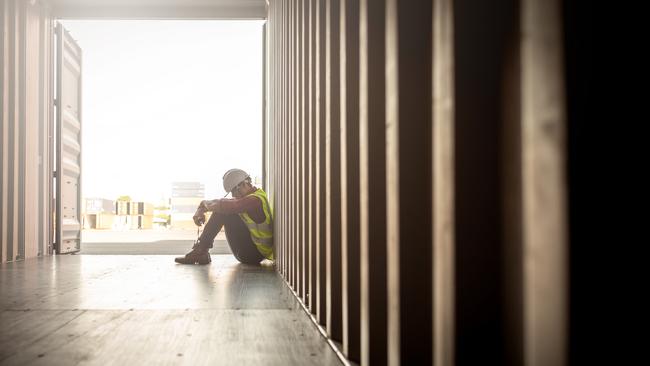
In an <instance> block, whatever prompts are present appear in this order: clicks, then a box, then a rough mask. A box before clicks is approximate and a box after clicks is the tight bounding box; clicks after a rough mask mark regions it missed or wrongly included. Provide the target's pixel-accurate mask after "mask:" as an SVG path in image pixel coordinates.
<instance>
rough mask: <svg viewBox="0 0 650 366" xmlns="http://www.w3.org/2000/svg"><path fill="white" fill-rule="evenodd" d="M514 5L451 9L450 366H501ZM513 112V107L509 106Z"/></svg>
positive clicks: (467, 5)
mask: <svg viewBox="0 0 650 366" xmlns="http://www.w3.org/2000/svg"><path fill="white" fill-rule="evenodd" d="M516 18H517V6H516V2H515V1H514V0H513V1H510V0H501V1H497V2H492V3H490V4H485V3H475V2H471V1H456V2H455V3H454V32H453V33H454V69H455V72H454V75H455V80H454V91H455V96H454V104H455V109H454V115H455V121H454V132H453V133H454V136H455V141H454V144H455V145H454V157H455V161H454V174H455V176H454V181H455V195H454V197H455V202H454V204H455V207H454V210H455V214H454V231H455V243H456V247H455V250H456V255H455V264H454V265H455V268H456V269H455V272H456V273H455V278H456V282H455V288H456V298H455V310H454V312H455V314H454V315H455V317H454V321H455V324H456V338H455V340H454V342H455V344H456V353H455V356H454V358H455V362H456V364H458V365H473V364H476V363H490V364H504V363H505V361H506V358H505V353H506V352H507V349H508V348H507V344H506V341H505V339H504V333H505V332H504V309H506V302H505V301H506V299H505V298H504V296H503V294H504V292H505V289H504V282H503V281H504V279H505V278H506V277H505V275H504V245H503V231H502V222H503V221H502V220H503V217H504V216H503V215H504V206H503V205H504V199H503V186H502V183H503V182H502V179H503V177H502V172H503V171H504V167H503V164H502V153H503V151H502V147H501V146H500V141H501V139H502V137H503V128H504V125H503V118H504V111H503V108H504V106H507V105H510V104H511V103H516V101H513V100H506V99H504V89H505V88H504V80H505V79H506V78H505V75H504V72H505V71H506V70H508V69H509V68H511V67H513V66H515V65H516V63H513V62H511V61H512V60H510V59H509V58H510V57H516V54H517V53H516V51H515V49H513V47H516V44H517V41H516V37H515V36H516V35H517V34H518V31H517V22H516ZM514 108H516V106H515V107H514Z"/></svg>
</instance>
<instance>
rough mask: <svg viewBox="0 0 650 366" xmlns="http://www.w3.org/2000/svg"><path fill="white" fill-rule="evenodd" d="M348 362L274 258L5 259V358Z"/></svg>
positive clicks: (1, 280)
mask: <svg viewBox="0 0 650 366" xmlns="http://www.w3.org/2000/svg"><path fill="white" fill-rule="evenodd" d="M24 364H43V365H75V364H83V365H120V366H124V365H136V364H137V365H158V364H164V365H176V364H188V365H340V364H341V363H340V361H339V359H338V358H337V357H336V355H335V353H334V352H333V351H332V349H331V348H330V347H329V346H328V345H327V343H326V341H325V339H324V338H323V337H322V336H321V335H320V333H319V332H318V330H317V329H316V327H315V326H314V325H313V324H312V323H311V321H310V320H309V319H308V317H307V315H306V314H305V313H304V311H303V310H302V309H301V308H300V306H299V304H298V303H297V302H296V300H295V298H294V297H293V295H292V294H291V292H290V291H289V289H288V288H287V287H286V286H285V285H284V283H283V282H282V279H281V278H280V276H279V275H278V274H277V273H276V272H275V270H274V268H273V266H272V265H271V264H270V263H266V262H265V263H264V264H263V265H262V266H248V265H243V264H239V263H238V262H237V261H236V260H235V259H234V258H233V257H232V256H230V255H215V256H212V264H211V265H207V266H198V265H195V266H184V265H177V264H175V263H174V261H173V256H166V255H151V256H147V255H133V256H124V255H118V256H109V255H102V256H97V255H92V256H91V255H66V256H55V257H45V258H39V259H32V260H27V261H24V262H18V263H9V264H3V265H1V266H0V365H24Z"/></svg>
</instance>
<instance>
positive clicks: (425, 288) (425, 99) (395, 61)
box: [386, 0, 433, 365]
mask: <svg viewBox="0 0 650 366" xmlns="http://www.w3.org/2000/svg"><path fill="white" fill-rule="evenodd" d="M432 14H433V9H432V2H431V1H412V2H408V3H407V2H399V1H397V0H389V1H388V2H387V19H386V28H387V31H386V76H387V79H386V98H387V100H386V102H387V103H386V105H387V110H386V148H387V172H386V173H387V179H388V182H387V196H388V202H387V212H388V234H387V235H388V292H389V295H388V298H389V310H388V361H389V363H394V364H398V363H402V364H405V365H410V364H415V363H418V364H430V363H431V361H432V352H431V342H432V334H431V324H432V312H431V302H432V296H431V290H432V285H431V281H432V276H431V275H432V270H431V268H432V267H431V247H432V246H431V244H432V241H431V230H430V227H431V217H432V216H431V202H432V194H431V146H432V145H431V122H432V121H431V114H432V109H431V100H432V91H431V90H432V83H431V80H432V62H431V60H432V45H433V42H432V31H433V27H432V23H431V20H432ZM422 324H426V325H427V326H422Z"/></svg>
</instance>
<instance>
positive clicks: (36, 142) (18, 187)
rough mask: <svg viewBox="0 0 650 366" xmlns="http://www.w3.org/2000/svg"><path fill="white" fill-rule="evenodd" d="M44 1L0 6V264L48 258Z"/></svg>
mask: <svg viewBox="0 0 650 366" xmlns="http://www.w3.org/2000/svg"><path fill="white" fill-rule="evenodd" d="M50 14H51V13H50V10H49V8H48V7H47V4H46V3H45V2H42V1H23V0H3V1H2V3H1V5H0V29H2V35H1V36H0V59H1V60H2V66H1V67H0V71H1V73H0V85H1V86H2V88H1V91H0V102H1V105H2V111H1V113H0V118H1V120H2V126H1V128H0V143H1V144H0V202H1V203H0V206H1V208H0V239H1V242H2V248H1V250H0V262H1V263H5V262H12V261H17V260H23V259H25V258H33V257H37V256H41V255H48V254H50V253H51V251H52V248H51V243H52V214H51V213H52V208H53V207H52V202H51V197H52V193H51V192H52V183H51V182H52V173H51V172H52V171H53V168H52V156H51V150H52V149H51V147H52V136H53V132H54V130H53V126H52V116H53V110H52V108H53V107H52V106H53V99H54V95H53V94H54V93H53V85H52V81H51V80H52V77H51V76H52V72H53V66H54V65H53V64H52V62H51V61H52V60H53V57H52V56H53V55H52V53H53V45H52V34H53V32H52V26H53V25H52V17H51V15H50Z"/></svg>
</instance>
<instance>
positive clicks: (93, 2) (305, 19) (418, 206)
mask: <svg viewBox="0 0 650 366" xmlns="http://www.w3.org/2000/svg"><path fill="white" fill-rule="evenodd" d="M579 10H580V6H579V5H577V4H576V3H573V2H565V1H560V0H545V1H544V0H498V1H493V2H489V3H487V2H486V3H481V2H474V1H468V0H428V1H419V0H418V1H400V0H240V1H237V0H131V1H127V0H119V1H116V0H112V1H111V0H3V1H2V5H1V6H0V28H1V29H2V36H1V37H0V59H2V68H1V70H0V71H1V72H0V85H1V90H0V93H1V94H0V102H1V106H2V111H1V115H0V118H1V120H2V125H1V128H0V141H1V143H2V145H1V148H0V162H1V169H0V172H1V176H0V201H1V202H2V203H1V209H0V237H1V241H2V247H1V250H0V262H1V264H0V266H1V267H0V275H1V277H0V364H25V363H47V364H73V363H89V364H107V363H127V364H133V363H145V364H150V363H198V364H214V363H216V364H278V365H280V364H282V365H289V364H291V365H304V364H314V365H316V364H319V365H320V364H360V365H429V364H431V365H439V366H442V365H449V366H451V365H475V364H479V363H480V364H503V365H522V364H525V365H559V366H561V365H568V364H571V363H574V364H579V363H581V361H584V359H583V357H584V354H583V353H580V352H578V351H577V350H576V347H577V346H576V343H577V334H578V332H579V331H580V329H578V324H577V323H576V322H575V314H576V313H577V311H578V310H577V308H576V304H578V301H576V300H577V298H576V296H575V289H576V288H579V287H581V286H582V285H583V283H579V282H578V279H579V277H578V276H575V273H576V266H577V263H578V262H577V261H578V258H579V256H577V255H576V253H577V251H578V249H580V248H578V247H576V244H575V243H576V242H578V241H579V240H580V239H581V236H582V235H581V234H582V232H580V231H578V227H577V226H576V217H577V215H578V213H580V212H583V211H580V205H579V202H578V200H577V197H580V196H579V195H578V192H580V191H581V189H582V188H583V186H582V185H584V179H582V177H581V176H580V174H579V171H580V170H579V169H580V167H581V165H582V164H584V161H583V160H582V156H583V155H581V154H579V153H578V151H579V149H580V147H581V141H580V140H579V139H580V138H582V135H581V134H580V131H582V129H583V128H584V127H583V125H581V123H582V121H581V118H582V117H583V116H584V115H585V110H584V108H585V105H586V104H587V103H585V101H586V99H587V98H586V93H587V92H588V91H587V90H586V89H585V88H584V87H583V85H584V82H585V80H586V79H587V77H588V76H589V75H588V72H589V68H588V67H583V65H584V63H585V62H586V60H585V59H586V57H585V52H586V51H585V50H584V49H583V48H581V46H582V47H586V46H585V44H586V42H585V39H586V38H587V36H588V32H587V31H585V29H584V28H582V24H585V23H586V19H585V18H586V17H587V16H588V15H587V14H586V13H582V12H580V11H579ZM61 19H159V20H162V19H184V20H196V21H201V20H205V19H211V20H224V19H237V20H244V19H246V20H258V21H259V20H261V21H265V25H264V42H263V44H262V45H261V46H260V47H262V49H263V55H264V72H263V74H262V79H263V81H262V85H263V93H262V95H263V102H262V103H263V114H262V116H260V126H261V128H262V131H263V137H262V139H261V141H260V142H259V143H260V144H261V145H262V156H260V160H261V161H262V165H263V179H262V186H263V188H264V190H265V191H266V192H267V193H268V196H269V201H270V205H271V207H272V211H273V216H274V223H273V237H274V246H275V254H276V255H275V261H273V262H264V264H263V265H261V266H251V265H245V264H241V263H238V262H237V260H235V259H234V258H233V257H232V256H228V255H225V256H215V257H214V258H215V259H214V260H213V262H212V263H211V264H209V265H206V266H198V265H197V266H183V265H175V264H174V263H173V260H171V259H170V258H168V257H166V256H146V255H144V256H121V257H120V256H87V255H76V254H74V253H76V252H78V250H79V246H80V240H81V238H80V230H81V222H80V208H81V200H80V197H81V196H80V192H81V183H82V182H81V179H80V177H81V171H82V170H83V166H82V164H81V155H82V154H83V143H82V141H81V129H82V128H83V113H82V111H81V99H80V98H81V78H82V77H83V69H82V53H83V50H82V49H79V48H78V47H77V46H76V45H75V42H74V40H73V39H71V38H70V36H69V35H68V34H67V33H66V31H65V30H64V29H63V28H62V27H60V26H57V20H61ZM59 121H60V122H59ZM66 253H68V254H66Z"/></svg>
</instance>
